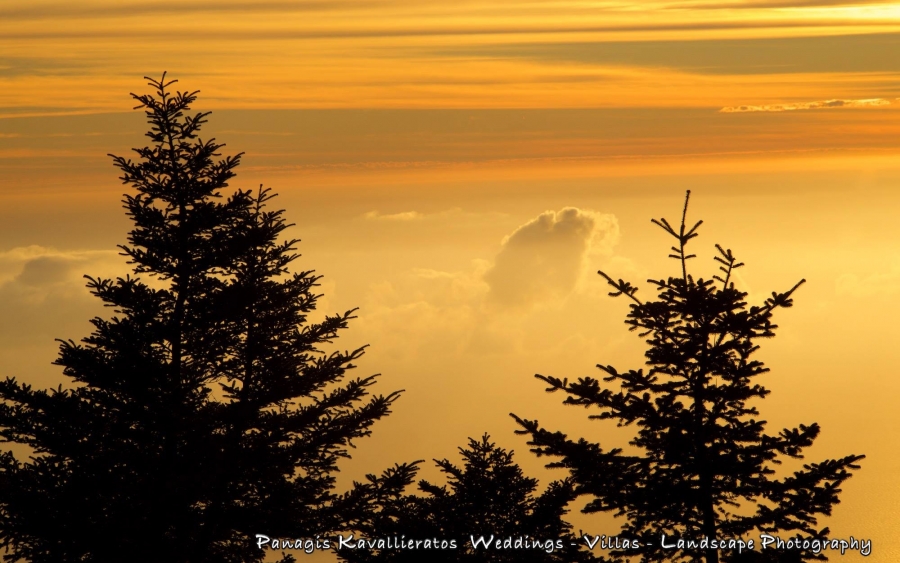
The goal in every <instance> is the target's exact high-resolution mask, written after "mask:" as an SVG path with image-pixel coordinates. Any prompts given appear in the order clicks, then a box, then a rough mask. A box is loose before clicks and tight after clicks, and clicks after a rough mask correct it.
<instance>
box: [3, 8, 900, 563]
mask: <svg viewBox="0 0 900 563" xmlns="http://www.w3.org/2000/svg"><path fill="white" fill-rule="evenodd" d="M898 54H900V4H897V3H891V2H866V1H854V0H771V1H770V0H750V1H716V0H709V1H706V0H696V1H676V2H653V1H642V2H630V1H625V0H623V1H618V2H598V1H587V0H586V1H580V2H569V1H563V0H554V1H553V2H549V1H541V0H537V1H531V2H528V1H523V0H494V1H476V0H460V1H456V2H452V3H447V2H432V1H430V0H417V1H408V0H341V1H330V2H324V1H319V0H306V1H302V0H301V1H293V2H282V1H277V0H271V1H261V2H248V1H240V2H233V1H218V2H193V3H191V5H190V6H185V5H184V3H183V2H171V1H155V2H123V1H115V2H113V1H109V2H106V1H96V0H86V1H84V2H80V3H77V4H75V3H69V2H40V1H28V2H25V1H19V0H12V1H6V2H4V3H2V5H0V376H15V377H17V378H19V379H22V380H26V381H29V382H32V383H33V384H34V385H35V386H38V387H47V386H54V387H55V386H56V385H59V384H64V385H65V384H66V379H65V378H64V377H63V376H62V375H61V373H60V371H59V369H58V368H56V367H55V366H53V365H51V362H52V361H53V359H54V358H55V355H56V352H57V346H58V344H57V343H56V342H55V339H57V338H62V339H70V338H71V339H74V340H78V339H80V338H82V337H83V336H86V335H87V334H88V333H89V330H90V325H89V323H88V320H89V319H90V318H91V317H92V316H94V315H107V314H109V312H108V311H105V310H104V309H103V308H102V307H100V306H99V305H98V304H97V303H96V302H95V300H94V299H93V298H92V297H91V296H90V295H89V294H88V292H87V290H86V289H85V288H84V280H83V278H82V276H83V275H85V274H90V275H93V276H97V275H100V276H118V275H123V274H125V273H127V271H128V270H127V266H126V265H125V264H124V261H123V259H122V258H121V257H120V256H119V255H118V254H117V247H116V245H118V244H122V243H124V242H125V236H126V233H127V231H128V228H129V224H128V221H127V218H126V217H125V215H124V212H123V210H122V209H121V198H122V194H123V193H125V192H126V191H127V189H128V187H127V186H123V185H122V184H121V182H120V181H119V180H118V178H117V176H118V173H117V170H116V169H115V168H114V167H113V166H112V164H111V160H110V158H109V156H107V155H108V154H117V155H127V154H129V151H130V149H131V148H132V147H137V146H143V144H144V142H145V138H144V137H143V133H144V132H145V131H146V126H145V123H144V121H143V115H142V114H141V112H138V111H133V110H132V108H133V107H134V106H135V105H136V102H134V100H132V99H131V98H130V96H129V93H130V92H135V93H145V92H148V91H149V88H148V87H147V85H146V82H147V81H146V80H145V79H144V78H142V77H144V76H152V77H154V78H158V77H160V76H161V75H162V73H163V72H164V71H166V72H168V76H169V77H170V78H175V79H177V80H178V81H179V82H178V83H177V84H176V85H175V87H176V88H180V89H184V90H190V91H193V90H199V91H200V94H199V99H198V101H197V103H196V105H195V109H196V110H202V111H212V114H211V115H210V116H209V118H208V123H207V124H206V125H205V126H204V130H203V131H204V135H205V136H206V137H215V138H216V139H218V140H219V141H221V142H224V143H226V147H225V149H224V150H225V151H226V152H227V153H228V154H235V153H237V152H243V153H244V156H243V163H242V165H241V166H240V167H239V169H238V176H237V178H236V179H235V181H233V182H232V186H233V187H235V188H238V187H239V188H245V189H247V188H254V187H256V186H259V185H261V184H262V185H265V186H267V187H271V188H273V190H274V191H275V192H277V193H278V194H280V195H279V197H278V198H277V200H276V203H277V205H279V206H280V207H283V208H284V209H286V217H287V218H288V219H289V220H290V222H292V223H295V227H293V228H292V229H291V231H290V233H289V234H290V235H292V236H295V237H297V238H300V239H301V240H302V242H301V243H300V246H299V250H300V252H301V253H302V255H303V256H302V258H301V259H300V260H299V261H298V268H302V269H315V270H316V271H317V272H318V273H320V274H321V275H323V276H324V277H323V280H322V287H321V290H322V293H323V295H324V297H323V298H322V300H321V301H320V303H321V310H322V313H323V314H324V313H325V312H336V311H344V310H347V309H351V308H354V307H358V308H359V310H358V318H357V319H356V320H354V321H353V323H352V324H351V327H350V329H348V331H346V334H345V335H344V336H342V337H341V339H340V340H339V341H338V342H337V344H338V345H340V347H341V348H353V347H356V346H359V345H363V344H368V345H369V348H368V351H367V353H366V355H365V356H364V357H363V358H362V359H361V361H360V362H358V365H359V371H360V374H361V375H362V374H363V372H365V373H381V374H382V375H381V377H380V380H379V381H380V382H379V384H378V390H379V392H383V393H389V392H391V391H393V390H396V389H405V392H404V394H403V397H402V398H401V399H400V401H398V402H397V403H396V406H395V408H394V413H393V414H392V415H391V416H390V417H388V418H387V419H385V420H384V421H381V422H379V423H378V424H377V426H376V427H375V429H374V430H375V433H374V435H373V437H371V438H369V439H367V440H362V441H360V442H359V443H358V444H357V446H358V447H357V449H356V450H354V452H353V455H354V457H353V459H352V460H349V462H348V463H346V464H345V466H344V467H343V472H342V476H341V479H342V481H341V485H342V486H345V485H348V484H349V483H350V482H351V480H352V479H359V478H361V477H362V476H363V475H364V474H366V473H373V472H380V471H381V470H382V469H383V468H386V467H388V466H390V465H393V464H394V463H395V462H399V461H411V460H415V459H426V460H430V459H432V458H437V459H442V458H450V459H451V460H458V456H457V451H456V449H457V448H458V447H459V446H463V445H465V443H466V439H467V438H468V437H478V436H481V435H482V434H483V433H485V432H488V433H489V434H490V435H491V436H492V438H493V439H494V441H496V442H497V443H498V444H499V445H501V446H503V447H505V448H508V449H513V450H515V452H516V454H515V455H516V458H515V459H516V460H517V461H518V462H519V463H520V464H521V465H522V467H523V468H524V469H525V470H526V472H528V473H529V474H531V475H535V476H537V477H539V478H540V479H541V481H542V483H547V482H548V481H549V480H551V479H553V478H560V477H562V476H563V475H562V474H560V473H559V472H554V471H549V470H545V469H543V468H542V465H543V460H538V459H536V458H535V457H534V456H533V455H532V454H531V453H530V452H529V451H528V448H527V445H526V443H525V438H523V437H522V436H516V435H514V434H513V431H514V430H515V428H516V426H515V424H514V421H513V420H512V419H511V418H510V417H509V416H508V413H510V412H514V413H516V414H517V415H519V416H521V417H524V418H529V419H534V418H537V419H539V420H540V421H541V423H542V424H543V425H545V426H546V427H548V428H551V429H560V430H563V431H565V432H567V433H570V434H571V435H573V436H584V437H586V438H589V439H591V440H593V441H599V442H600V443H601V445H603V446H604V447H613V446H624V445H625V444H627V442H628V439H629V433H628V431H627V430H625V431H623V430H621V429H617V428H615V425H614V424H604V423H603V422H598V421H591V422H589V421H587V419H586V415H587V414H590V413H589V412H586V411H583V410H579V409H574V408H566V407H563V406H562V405H561V404H560V403H561V400H562V397H560V396H559V395H548V394H546V393H545V392H544V386H543V385H542V384H541V382H539V381H537V380H536V379H534V378H533V375H534V374H535V373H542V374H546V375H554V376H558V377H568V378H570V379H572V378H576V377H579V376H585V375H591V376H598V375H600V374H599V372H598V371H597V370H596V368H595V367H594V366H595V365H596V364H597V363H604V364H612V365H615V366H617V367H620V369H627V368H631V367H640V366H641V364H642V362H643V357H642V353H643V344H642V342H641V340H640V338H638V337H637V336H636V335H635V334H634V333H629V332H628V331H627V328H626V326H625V325H624V324H623V321H624V318H625V315H626V314H627V312H628V309H627V305H626V304H625V303H624V302H622V301H621V300H615V299H612V298H610V297H609V296H607V289H606V288H605V287H604V286H603V284H602V283H601V282H602V280H601V279H600V278H599V276H597V274H596V271H597V270H598V269H603V270H604V271H606V272H608V273H610V274H611V275H613V276H614V277H616V278H620V277H621V278H625V279H628V280H630V281H632V282H633V283H635V284H637V285H639V286H641V287H642V288H643V289H642V293H643V294H644V295H645V296H646V295H650V294H651V291H650V287H648V285H647V284H646V283H644V280H646V279H648V278H651V277H652V278H658V277H665V276H669V275H675V274H677V273H678V267H677V264H675V263H674V262H673V261H671V260H668V259H666V255H667V254H668V247H669V241H668V240H666V238H665V234H664V233H663V232H662V231H660V230H659V229H658V228H657V227H655V226H654V225H652V224H651V223H650V219H651V218H659V217H667V218H669V219H670V220H674V219H676V218H677V217H678V214H679V213H680V210H681V206H682V204H683V200H684V194H685V191H686V190H688V189H690V190H692V196H691V207H690V213H689V217H692V218H695V219H703V220H704V225H703V227H701V230H700V235H701V236H700V237H699V238H698V239H695V240H694V241H693V242H692V244H693V245H694V246H695V252H696V253H697V254H698V259H697V260H695V261H693V263H692V264H691V266H692V268H693V269H694V271H696V272H697V274H698V275H704V276H707V277H708V276H709V275H711V274H712V273H714V272H715V263H714V262H713V260H712V257H713V255H714V252H715V246H714V245H715V244H716V243H719V244H722V245H723V246H725V247H727V248H731V249H732V250H733V251H734V252H735V254H736V255H737V256H738V258H739V259H740V260H742V261H743V262H745V263H746V267H745V268H743V269H742V270H741V271H740V274H741V275H740V276H739V277H738V283H739V286H740V287H741V288H743V289H744V290H745V291H748V292H749V294H750V296H749V298H750V300H751V302H761V301H763V300H764V299H765V298H766V297H767V296H768V295H770V293H771V292H772V291H776V290H778V291H784V290H787V289H789V288H790V287H792V286H793V285H794V284H795V283H796V282H797V281H798V280H799V279H801V278H805V279H806V280H807V283H806V284H805V285H804V286H803V287H802V288H801V289H800V290H799V291H798V293H797V294H796V299H795V306H794V307H793V308H792V309H790V310H784V311H780V312H779V314H778V315H777V323H778V324H779V329H778V336H777V337H776V338H774V339H772V340H770V341H766V342H764V343H763V345H762V348H761V350H760V352H759V358H760V359H761V360H763V361H764V362H765V363H766V364H767V366H768V367H770V368H771V373H769V374H767V375H765V376H763V377H762V380H763V384H764V385H765V386H767V387H768V388H770V389H771V390H772V394H771V395H770V396H769V397H768V398H766V399H765V400H764V401H762V402H761V403H760V405H759V408H760V411H761V412H762V414H763V418H765V419H766V420H768V422H769V429H770V430H771V431H776V430H777V429H780V428H784V427H787V426H791V427H793V426H796V425H798V424H800V423H810V422H813V421H815V422H818V423H820V424H821V426H822V434H821V436H820V438H819V439H818V441H817V443H816V444H815V446H814V447H813V448H811V449H810V450H809V452H808V457H807V461H818V460H821V459H825V458H827V457H840V456H844V455H848V454H851V453H861V454H865V455H866V456H867V457H866V459H865V460H864V461H863V463H862V469H861V470H860V471H858V472H857V473H856V474H855V476H854V477H853V478H852V479H850V480H849V481H847V482H846V483H845V485H844V487H843V489H844V492H843V494H842V495H841V503H840V504H839V505H838V506H837V507H836V508H835V510H834V514H833V517H831V518H830V519H827V520H823V523H825V524H827V525H828V526H830V527H831V529H832V531H833V532H834V535H835V536H839V537H840V536H844V537H846V536H850V535H853V536H854V537H857V538H860V537H862V538H871V539H872V540H873V553H875V554H876V555H875V560H878V561H893V560H897V559H898V558H900V545H898V542H897V541H896V539H895V537H894V534H893V532H894V530H896V529H898V528H900V509H897V508H896V507H897V506H900V489H898V488H897V487H896V485H895V483H896V482H897V477H898V474H900V454H898V452H897V448H896V444H897V440H898V438H900V414H898V409H897V408H896V404H895V401H896V399H895V398H896V397H897V396H898V391H900V378H898V377H897V376H896V374H897V372H898V370H900V349H898V346H897V345H896V343H897V342H898V341H900V323H897V322H896V319H898V318H900V222H898V221H897V220H896V219H897V216H898V213H900V189H898V187H900V158H898V157H900V140H898V139H900V136H898V133H900V57H898V56H897V55H898ZM422 476H423V477H425V478H428V479H430V480H432V481H434V480H440V477H439V476H438V473H437V471H436V470H435V469H434V468H433V467H430V464H425V468H424V469H423V472H422ZM577 508H578V507H577V506H573V509H576V511H577ZM575 518H576V519H577V522H578V524H579V526H581V527H583V528H584V529H585V530H590V531H592V532H594V533H607V534H609V533H610V531H612V532H614V531H615V530H614V526H615V523H614V522H612V521H611V520H608V519H604V518H602V517H596V516H594V517H584V516H578V515H576V516H575ZM846 559H847V560H853V559H854V558H853V557H852V556H849V555H848V556H846Z"/></svg>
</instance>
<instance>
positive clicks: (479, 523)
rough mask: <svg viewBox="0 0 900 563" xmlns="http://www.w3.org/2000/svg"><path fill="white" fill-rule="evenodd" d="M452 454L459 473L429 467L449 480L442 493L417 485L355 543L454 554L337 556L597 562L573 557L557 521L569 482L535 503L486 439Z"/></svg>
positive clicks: (507, 458)
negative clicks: (504, 543)
mask: <svg viewBox="0 0 900 563" xmlns="http://www.w3.org/2000/svg"><path fill="white" fill-rule="evenodd" d="M459 451H460V454H461V455H462V458H463V461H464V463H463V466H462V467H458V466H455V465H453V464H452V463H451V462H450V461H448V460H446V459H444V460H440V461H438V460H435V463H436V464H437V466H438V467H439V468H440V470H441V471H442V472H443V473H445V474H446V475H447V477H448V479H447V484H446V485H444V486H437V485H434V484H431V483H429V482H427V481H424V480H423V481H420V482H419V490H420V491H422V492H423V493H424V495H423V496H415V495H407V496H404V497H387V498H386V500H387V502H386V503H385V504H383V505H382V506H381V507H380V508H381V510H380V511H378V512H371V513H369V514H370V515H369V517H368V518H367V519H366V520H364V521H360V522H357V523H356V526H355V527H356V529H357V530H358V531H359V532H360V533H359V534H357V536H355V538H354V539H359V538H397V539H399V540H405V541H407V542H408V541H410V540H412V541H415V540H423V541H424V540H428V539H432V540H437V541H438V542H440V541H441V540H451V539H452V540H454V541H455V545H456V548H455V549H451V548H445V549H424V548H419V549H403V548H400V549H381V550H379V549H375V550H368V549H359V550H347V549H343V550H340V551H339V552H338V554H339V555H340V557H341V559H343V560H345V561H348V562H350V563H417V562H421V561H429V562H434V563H451V562H453V563H502V562H509V563H513V562H516V563H553V562H559V563H562V562H567V563H576V562H579V561H583V562H589V561H602V559H596V558H594V557H593V556H592V555H591V554H590V553H589V552H587V551H585V550H583V549H580V547H579V546H582V545H584V542H583V541H581V540H580V539H579V538H576V537H575V536H574V535H573V533H572V529H571V526H570V525H569V524H568V523H566V522H565V521H564V520H563V519H562V517H563V516H564V515H565V514H566V513H567V509H566V505H567V504H568V503H569V502H570V501H571V500H573V499H574V492H573V487H572V484H571V483H570V482H569V481H557V482H553V483H551V484H550V485H549V486H548V487H547V489H546V490H545V491H544V492H543V493H542V494H540V495H535V492H536V490H537V486H538V483H537V481H536V480H535V479H532V478H529V477H526V476H525V474H524V473H523V472H522V470H521V468H520V467H519V466H518V465H517V464H516V463H515V462H514V461H513V454H512V452H509V451H506V450H504V449H502V448H498V447H497V446H496V445H495V444H493V443H491V442H490V439H489V437H488V436H487V435H485V436H483V437H482V439H481V440H480V441H479V440H474V439H470V440H469V445H468V448H460V449H459ZM473 536H474V539H476V540H478V539H479V538H482V537H483V538H484V539H485V540H488V539H490V538H491V536H493V538H494V542H496V541H497V540H505V539H507V538H512V539H513V541H515V540H517V539H521V540H522V545H521V546H519V548H518V549H515V548H507V549H497V548H495V547H491V548H484V547H483V543H482V544H479V547H478V548H477V549H476V548H474V547H473V543H472V539H473ZM526 542H528V543H526ZM548 542H551V545H550V546H549V547H548ZM557 542H561V543H559V544H557ZM573 543H575V544H576V545H573ZM535 544H538V545H537V546H536V547H535ZM423 545H424V544H423ZM526 545H528V546H531V547H524V546H526Z"/></svg>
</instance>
